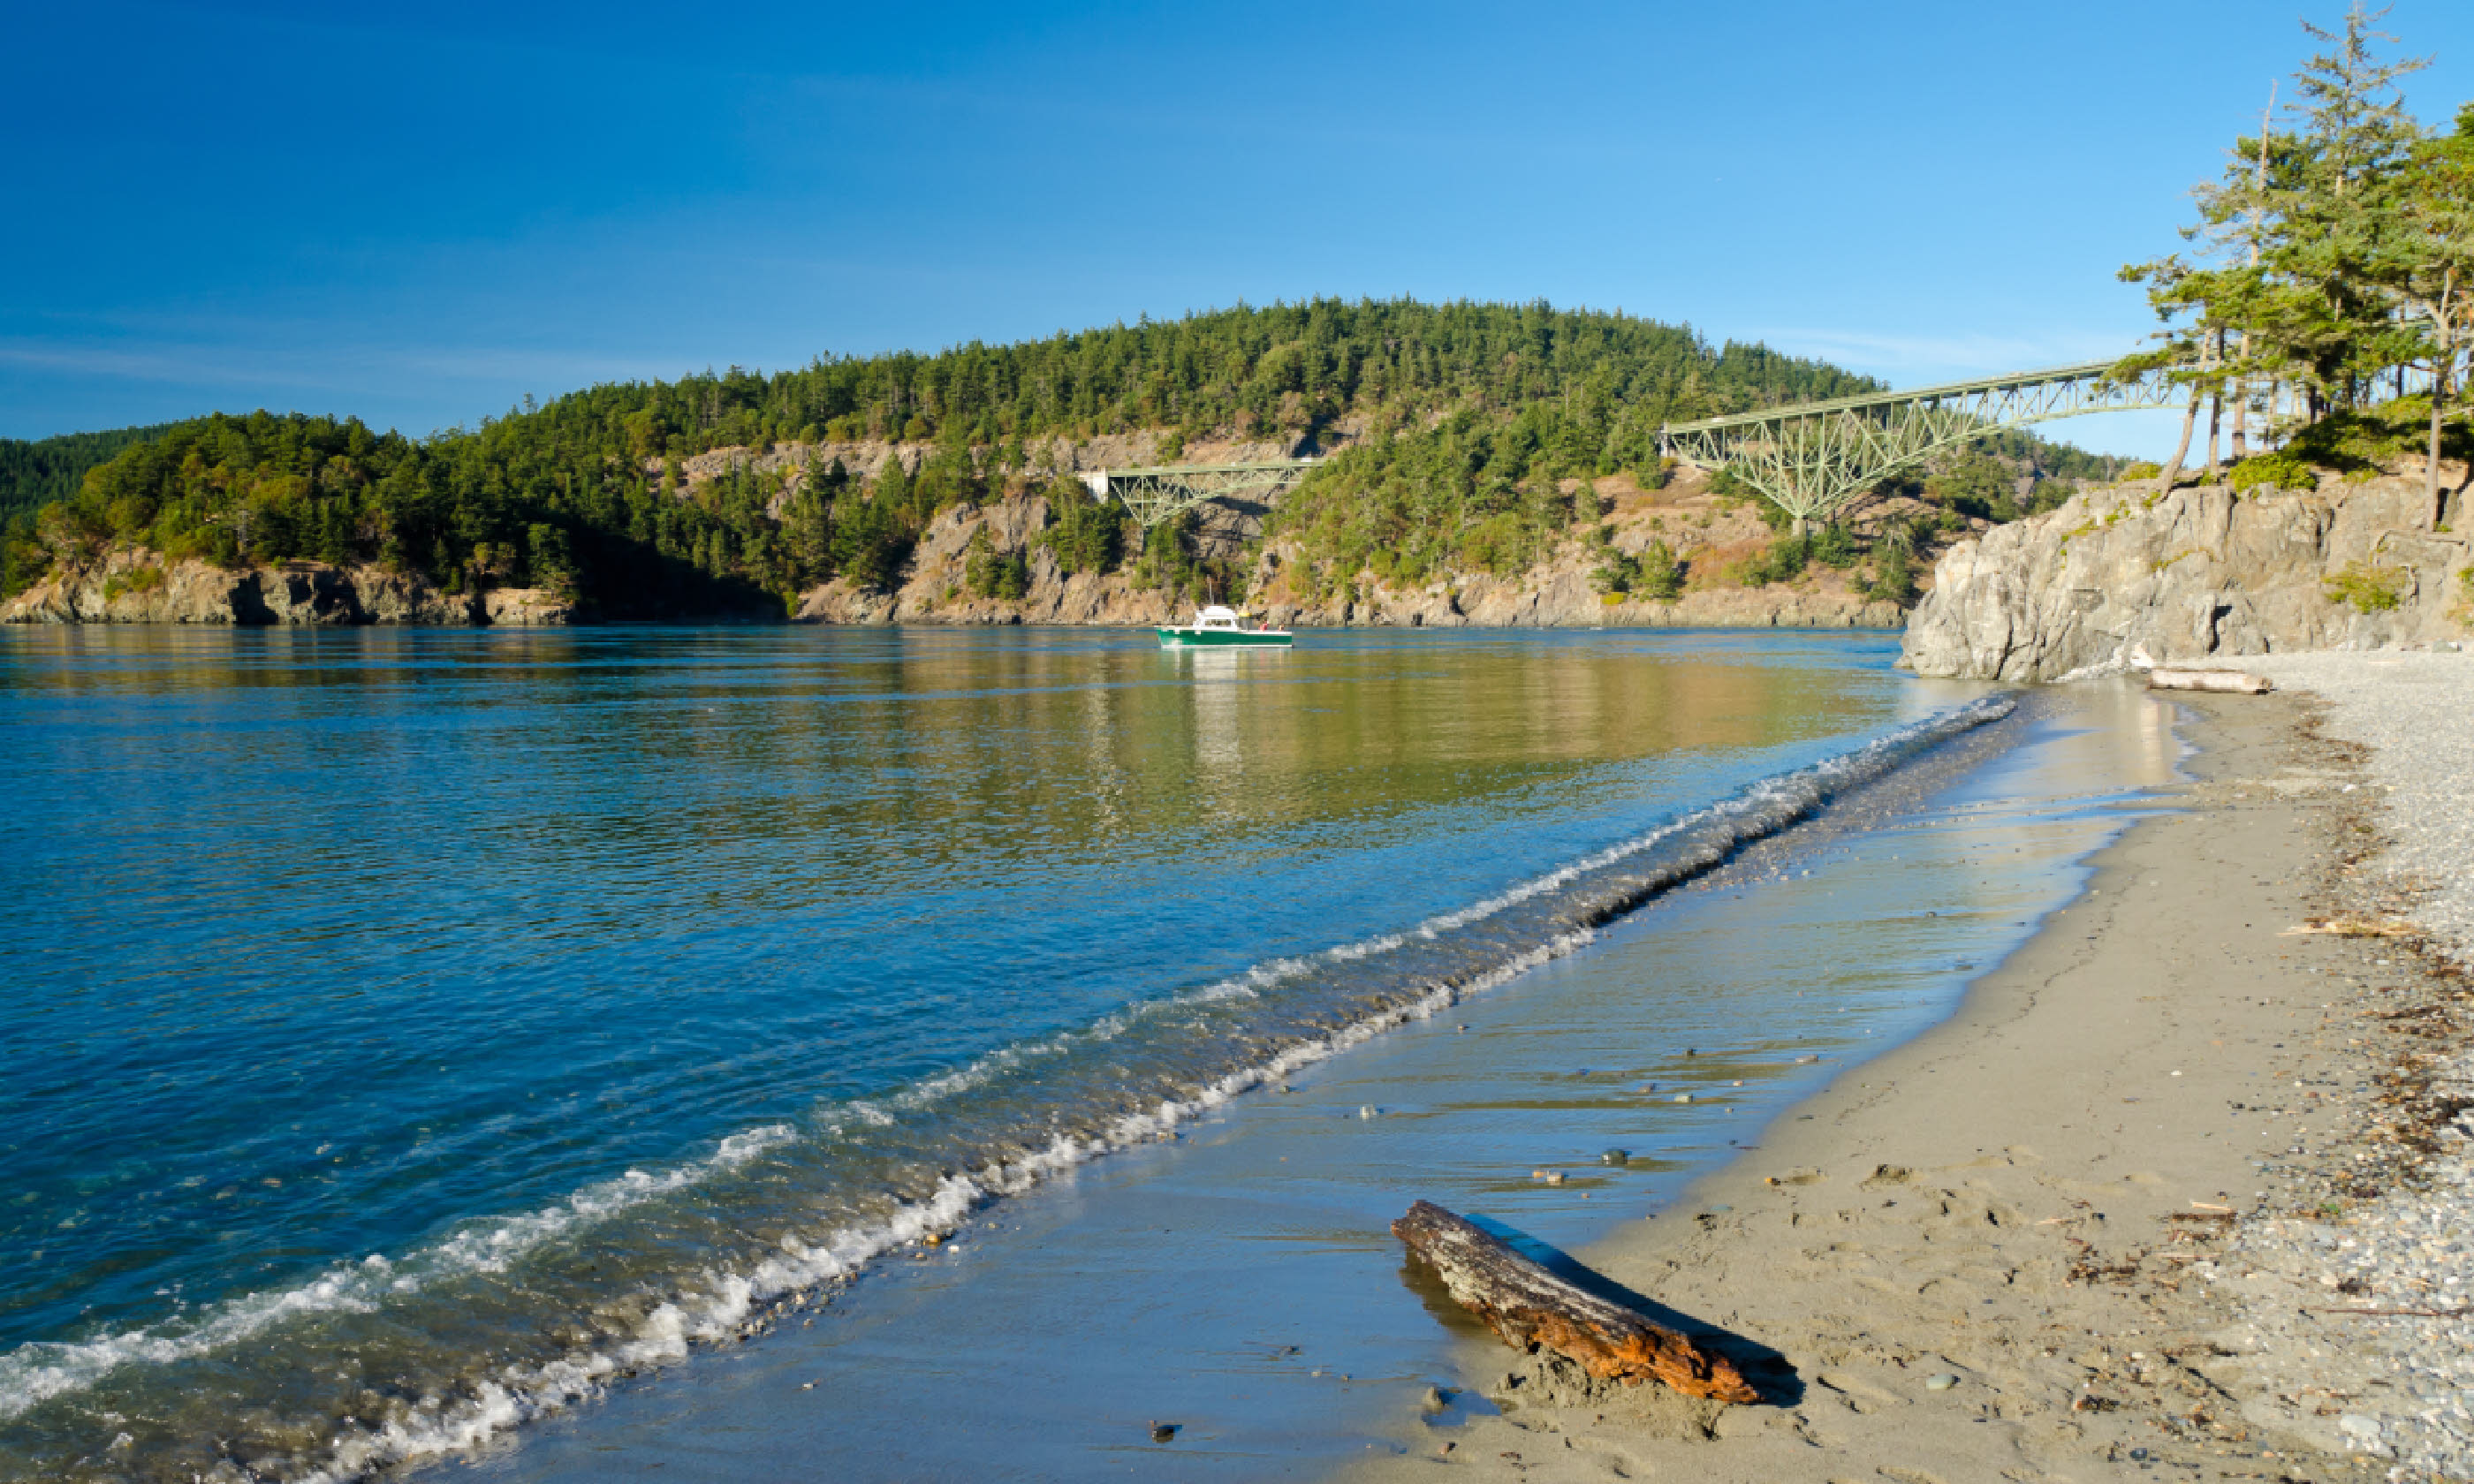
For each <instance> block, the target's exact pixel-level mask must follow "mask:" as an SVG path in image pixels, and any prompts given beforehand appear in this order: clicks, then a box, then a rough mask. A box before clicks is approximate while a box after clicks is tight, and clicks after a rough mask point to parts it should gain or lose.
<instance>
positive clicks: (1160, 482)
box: [1081, 459, 1322, 531]
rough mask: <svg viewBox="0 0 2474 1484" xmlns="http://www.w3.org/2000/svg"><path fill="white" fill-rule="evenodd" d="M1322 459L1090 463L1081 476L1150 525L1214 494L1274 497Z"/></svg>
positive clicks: (1094, 491) (1102, 496) (1100, 495)
mask: <svg viewBox="0 0 2474 1484" xmlns="http://www.w3.org/2000/svg"><path fill="white" fill-rule="evenodd" d="M1320 463H1322V460H1320V459H1262V460H1257V461H1255V462H1253V463H1250V464H1170V465H1160V466H1157V467H1150V468H1119V469H1091V470H1088V471H1086V472H1085V473H1083V475H1082V476H1081V478H1082V483H1083V485H1084V486H1085V487H1086V488H1088V489H1089V490H1090V491H1091V495H1092V497H1093V498H1094V499H1099V500H1108V499H1115V500H1116V501H1117V502H1118V503H1120V504H1122V505H1124V506H1125V507H1126V513H1127V514H1128V515H1132V516H1133V517H1134V521H1135V523H1136V524H1138V525H1140V526H1141V527H1142V528H1143V529H1144V530H1146V531H1148V530H1150V529H1151V528H1152V527H1153V526H1155V525H1158V524H1159V523H1160V522H1162V521H1164V520H1174V519H1176V517H1177V516H1178V515H1183V514H1185V513H1186V512H1187V511H1189V510H1192V509H1194V508H1195V507H1196V506H1198V505H1201V504H1203V503H1204V502H1206V501H1209V500H1269V499H1271V498H1273V496H1275V495H1278V494H1282V493H1284V492H1286V491H1289V490H1291V489H1293V488H1295V487H1296V485H1297V483H1298V480H1300V479H1303V478H1305V477H1306V473H1307V471H1308V470H1310V469H1312V468H1314V467H1315V466H1316V465H1318V464H1320Z"/></svg>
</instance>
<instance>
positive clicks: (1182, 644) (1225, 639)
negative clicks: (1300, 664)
mask: <svg viewBox="0 0 2474 1484" xmlns="http://www.w3.org/2000/svg"><path fill="white" fill-rule="evenodd" d="M1291 637H1292V635H1291V634H1290V633H1289V631H1288V630H1286V629H1260V628H1257V629H1249V628H1247V627H1246V623H1245V620H1244V619H1242V618H1239V617H1238V616H1237V610H1235V609H1233V608H1222V607H1221V606H1220V605H1218V604H1216V603H1215V604H1213V605H1212V606H1211V607H1209V608H1206V609H1202V610H1200V611H1198V612H1196V614H1195V615H1194V622H1192V623H1190V624H1162V625H1161V626H1160V628H1159V641H1160V648H1162V649H1199V648H1204V647H1212V648H1218V647H1222V646H1227V645H1241V644H1246V645H1275V646H1278V647H1280V648H1286V647H1287V646H1288V643H1289V640H1290V638H1291Z"/></svg>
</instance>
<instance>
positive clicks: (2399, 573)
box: [2322, 562, 2413, 613]
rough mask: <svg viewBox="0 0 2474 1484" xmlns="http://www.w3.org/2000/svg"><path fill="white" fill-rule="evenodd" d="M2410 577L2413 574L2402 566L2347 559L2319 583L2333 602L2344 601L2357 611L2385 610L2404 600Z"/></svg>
mask: <svg viewBox="0 0 2474 1484" xmlns="http://www.w3.org/2000/svg"><path fill="white" fill-rule="evenodd" d="M2412 583H2413V573H2411V572H2408V571H2407V570H2405V569H2404V568H2403V567H2393V566H2377V565H2373V564H2371V563H2368V562H2346V563H2345V569H2344V570H2343V571H2341V572H2339V573H2338V574H2337V575H2336V576H2334V577H2332V578H2329V579H2328V580H2327V582H2326V583H2325V584H2323V585H2322V586H2324V588H2325V589H2326V591H2327V594H2328V597H2329V600H2330V601H2332V602H2336V603H2343V604H2347V605H2349V606H2351V607H2352V608H2353V610H2354V611H2356V612H2358V613H2385V612H2388V611H2389V610H2391V609H2394V608H2395V607H2396V606H2397V605H2398V604H2400V603H2403V602H2404V601H2405V595H2406V589H2407V588H2408V586H2411V585H2412Z"/></svg>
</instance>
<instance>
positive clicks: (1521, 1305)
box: [1392, 1201, 1760, 1401]
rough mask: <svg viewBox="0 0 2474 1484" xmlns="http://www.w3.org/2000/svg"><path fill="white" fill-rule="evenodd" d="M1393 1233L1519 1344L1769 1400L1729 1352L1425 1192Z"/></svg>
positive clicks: (1703, 1389)
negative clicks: (1560, 1272) (1547, 1265)
mask: <svg viewBox="0 0 2474 1484" xmlns="http://www.w3.org/2000/svg"><path fill="white" fill-rule="evenodd" d="M1392 1234H1393V1235H1395V1236H1396V1237H1398V1238H1399V1239H1400V1240H1401V1241H1403V1242H1405V1243H1407V1244H1408V1247H1409V1251H1410V1252H1411V1253H1412V1254H1413V1255H1415V1256H1416V1257H1418V1258H1419V1260H1420V1261H1422V1262H1424V1263H1425V1264H1426V1265H1427V1266H1428V1267H1430V1268H1432V1269H1434V1270H1435V1275H1436V1276H1437V1277H1438V1278H1441V1279H1442V1280H1443V1287H1444V1288H1445V1289H1447V1290H1449V1291H1450V1293H1451V1296H1452V1298H1453V1299H1454V1300H1455V1301H1456V1302H1458V1303H1459V1304H1460V1305H1461V1307H1463V1308H1465V1309H1467V1310H1468V1311H1469V1312H1470V1313H1472V1314H1475V1315H1476V1316H1477V1317H1478V1318H1480V1319H1483V1320H1485V1321H1486V1322H1487V1324H1488V1326H1489V1327H1490V1328H1492V1329H1493V1330H1494V1332H1495V1333H1497V1334H1499V1335H1501V1336H1503V1338H1504V1340H1505V1342H1506V1343H1507V1344H1510V1345H1512V1346H1514V1347H1515V1348H1516V1349H1519V1350H1524V1351H1525V1350H1527V1349H1529V1348H1530V1347H1531V1346H1533V1345H1543V1346H1545V1347H1547V1348H1548V1349H1550V1350H1554V1351H1557V1352H1561V1353H1563V1354H1564V1355H1567V1356H1569V1357H1570V1358H1572V1359H1573V1360H1576V1361H1578V1362H1579V1363H1580V1364H1581V1366H1582V1368H1583V1369H1584V1370H1586V1371H1588V1372H1589V1374H1590V1375H1591V1376H1596V1377H1598V1378H1599V1379H1601V1380H1608V1379H1620V1380H1621V1381H1622V1382H1623V1383H1624V1384H1625V1385H1627V1386H1637V1385H1639V1384H1640V1383H1641V1382H1642V1381H1643V1380H1645V1379H1648V1378H1650V1377H1653V1376H1654V1377H1656V1378H1657V1379H1659V1380H1661V1381H1664V1382H1665V1383H1666V1384H1667V1385H1669V1386H1672V1387H1674V1388H1675V1389H1676V1390H1677V1391H1680V1392H1682V1393H1684V1394H1685V1395H1686V1396H1687V1397H1713V1398H1715V1399H1717V1400H1721V1401H1758V1400H1760V1399H1759V1397H1758V1394H1756V1393H1755V1392H1754V1390H1753V1388H1752V1387H1751V1386H1750V1385H1748V1384H1746V1383H1745V1381H1744V1377H1743V1376H1742V1374H1741V1373H1739V1372H1738V1371H1736V1369H1735V1368H1734V1365H1732V1364H1730V1363H1729V1362H1728V1360H1727V1358H1726V1357H1725V1356H1723V1355H1713V1354H1709V1353H1707V1352H1703V1351H1701V1350H1700V1349H1698V1348H1697V1347H1695V1346H1694V1345H1693V1343H1692V1342H1691V1341H1690V1340H1687V1339H1686V1338H1685V1337H1684V1336H1683V1335H1680V1334H1678V1333H1676V1332H1675V1331H1674V1330H1672V1329H1669V1328H1666V1327H1665V1326H1663V1325H1660V1324H1657V1323H1655V1322H1653V1321H1652V1320H1650V1319H1649V1318H1648V1316H1646V1315H1644V1314H1641V1313H1639V1312H1638V1311H1637V1310H1634V1309H1631V1308H1627V1307H1625V1306H1624V1305H1622V1304H1615V1303H1613V1302H1610V1301H1609V1300H1606V1299H1602V1298H1599V1297H1598V1296H1597V1295H1596V1294H1593V1293H1590V1292H1589V1291H1588V1290H1587V1289H1584V1288H1581V1287H1579V1286H1578V1285H1576V1284H1573V1283H1570V1282H1567V1281H1564V1280H1563V1279H1561V1278H1558V1277H1556V1276H1555V1275H1554V1274H1552V1273H1550V1272H1548V1271H1546V1269H1544V1268H1542V1267H1540V1266H1539V1265H1538V1264H1537V1263H1535V1262H1532V1261H1530V1260H1529V1259H1528V1258H1527V1257H1522V1256H1521V1255H1520V1254H1518V1253H1516V1252H1515V1251H1513V1250H1512V1249H1511V1248H1510V1247H1508V1246H1506V1245H1505V1244H1504V1243H1503V1242H1502V1241H1501V1240H1500V1239H1498V1238H1496V1237H1494V1236H1492V1235H1489V1234H1488V1233H1486V1232H1484V1231H1482V1230H1480V1229H1479V1228H1478V1227H1476V1226H1474V1225H1472V1224H1471V1223H1470V1222H1468V1221H1467V1220H1466V1219H1464V1218H1462V1217H1459V1216H1455V1215H1453V1214H1452V1213H1451V1212H1450V1211H1447V1210H1445V1209H1443V1208H1442V1207H1440V1206H1436V1205H1433V1204H1431V1203H1429V1202H1426V1201H1419V1203H1418V1204H1416V1205H1415V1206H1412V1207H1410V1208H1409V1213H1408V1214H1407V1215H1405V1216H1403V1217H1401V1218H1400V1219H1399V1220H1397V1221H1395V1222H1394V1223H1392Z"/></svg>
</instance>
